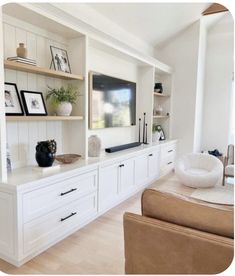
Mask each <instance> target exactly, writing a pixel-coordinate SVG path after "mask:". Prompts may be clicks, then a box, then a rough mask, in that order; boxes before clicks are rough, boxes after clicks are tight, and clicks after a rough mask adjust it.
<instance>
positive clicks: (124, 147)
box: [105, 142, 142, 153]
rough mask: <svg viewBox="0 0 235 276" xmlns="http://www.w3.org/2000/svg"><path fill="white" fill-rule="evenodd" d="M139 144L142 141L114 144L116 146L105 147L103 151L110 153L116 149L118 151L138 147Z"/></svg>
mask: <svg viewBox="0 0 235 276" xmlns="http://www.w3.org/2000/svg"><path fill="white" fill-rule="evenodd" d="M141 144H142V143H140V142H134V143H129V144H124V145H120V146H116V147H111V148H106V149H105V151H106V152H108V153H112V152H116V151H120V150H125V149H130V148H134V147H138V146H140V145H141Z"/></svg>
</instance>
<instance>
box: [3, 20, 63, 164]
mask: <svg viewBox="0 0 235 276" xmlns="http://www.w3.org/2000/svg"><path fill="white" fill-rule="evenodd" d="M3 31H4V58H5V59H6V58H7V57H11V56H16V48H17V46H18V44H19V43H20V42H23V43H25V45H26V47H27V50H28V57H29V58H32V59H36V61H37V65H38V66H42V67H48V68H49V66H50V63H51V52H50V45H52V46H56V47H58V48H62V49H67V45H66V44H64V43H61V42H57V41H54V40H52V39H51V38H50V35H48V37H46V36H45V35H38V34H36V33H34V32H33V29H32V30H25V29H22V28H20V26H16V25H15V26H14V25H13V24H12V23H11V24H9V23H6V22H4V25H3ZM5 81H7V82H13V83H16V84H17V87H18V90H19V92H20V90H31V91H39V92H43V94H44V96H45V93H46V91H47V86H50V87H57V88H58V87H60V86H61V85H64V84H65V81H63V80H60V79H54V78H49V77H45V76H41V75H36V74H31V73H25V72H20V71H14V70H8V69H6V70H5ZM46 105H47V110H48V114H53V113H54V111H53V108H51V107H50V106H49V105H48V104H46ZM47 139H55V140H56V142H57V152H58V153H62V152H63V128H62V122H59V121H58V122H43V121H42V122H8V123H7V143H8V145H9V148H10V153H11V161H12V167H13V168H17V167H22V166H26V165H34V164H36V162H35V146H36V144H37V142H38V141H42V140H47Z"/></svg>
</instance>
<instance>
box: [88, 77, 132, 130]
mask: <svg viewBox="0 0 235 276" xmlns="http://www.w3.org/2000/svg"><path fill="white" fill-rule="evenodd" d="M135 124H136V83H134V82H131V81H127V80H122V79H118V78H114V77H110V76H106V75H103V74H99V73H94V72H91V73H90V118H89V126H90V128H92V129H97V128H108V127H124V126H133V125H135Z"/></svg>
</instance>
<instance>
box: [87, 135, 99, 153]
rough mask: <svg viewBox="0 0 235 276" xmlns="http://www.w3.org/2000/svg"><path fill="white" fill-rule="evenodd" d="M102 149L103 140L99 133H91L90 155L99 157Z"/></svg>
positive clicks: (89, 142)
mask: <svg viewBox="0 0 235 276" xmlns="http://www.w3.org/2000/svg"><path fill="white" fill-rule="evenodd" d="M100 150H101V140H100V138H99V137H98V136H97V135H91V136H90V137H89V139H88V156H89V157H99V156H100Z"/></svg>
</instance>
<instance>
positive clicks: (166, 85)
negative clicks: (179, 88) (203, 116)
mask: <svg viewBox="0 0 235 276" xmlns="http://www.w3.org/2000/svg"><path fill="white" fill-rule="evenodd" d="M155 82H160V83H162V86H163V92H162V93H158V92H155V91H154V92H153V125H160V126H161V127H162V129H163V131H164V134H165V137H166V139H169V138H171V94H172V72H166V71H165V72H164V71H162V70H159V69H158V68H155ZM159 107H161V108H162V110H163V111H162V114H161V115H155V114H156V110H157V109H158V108H159Z"/></svg>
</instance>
